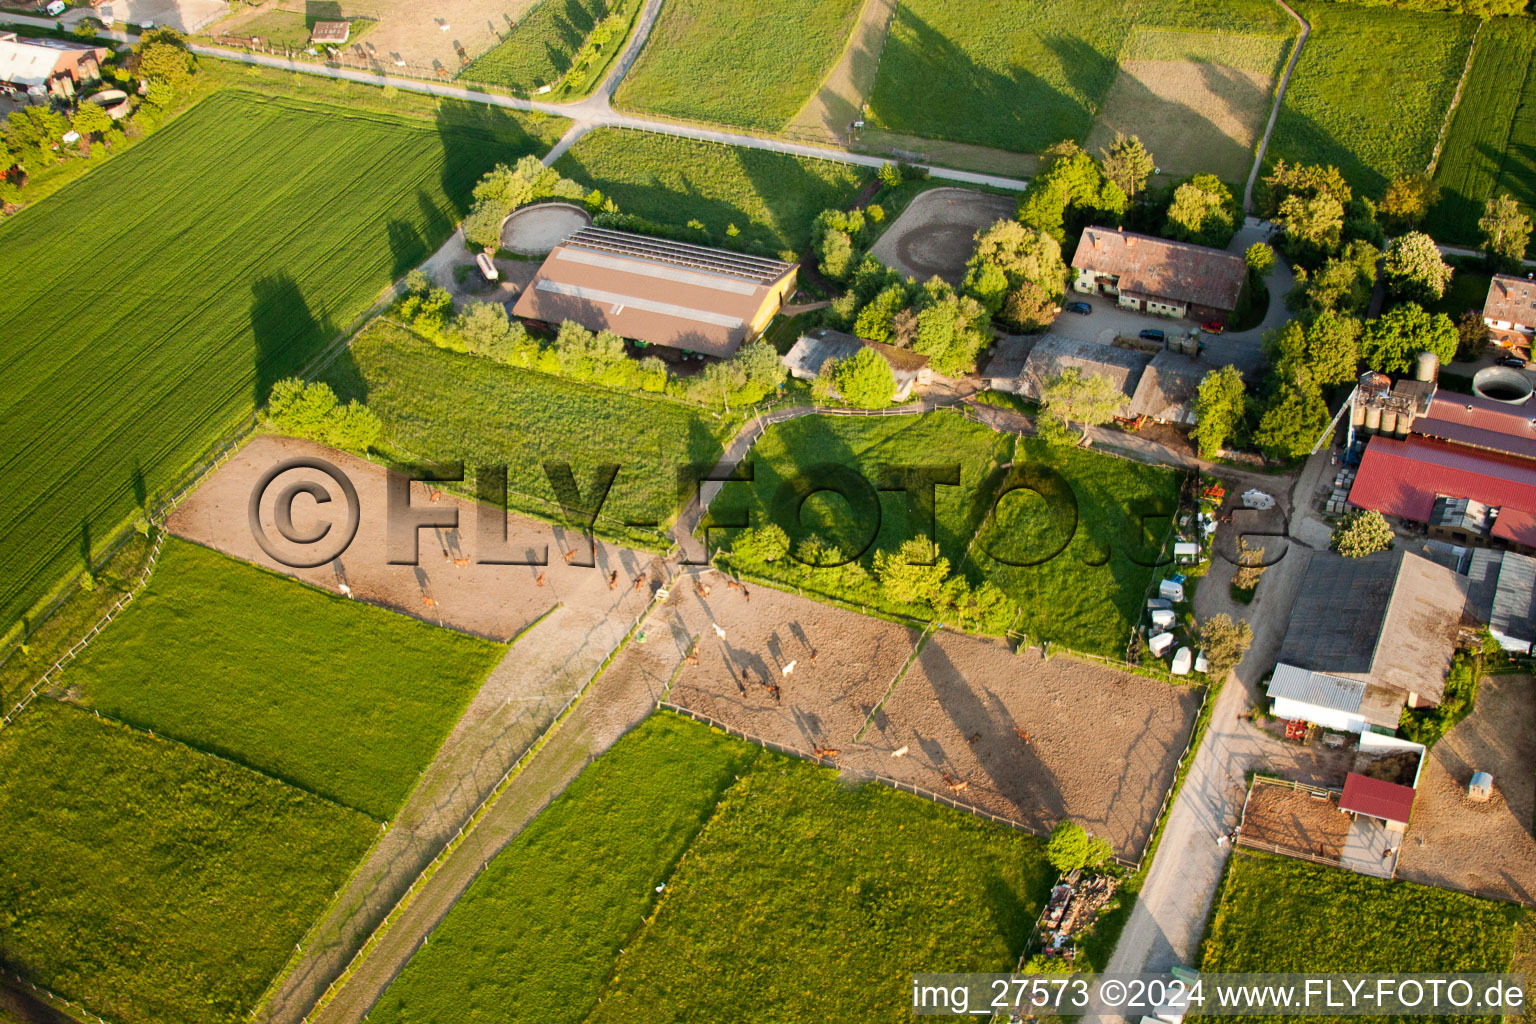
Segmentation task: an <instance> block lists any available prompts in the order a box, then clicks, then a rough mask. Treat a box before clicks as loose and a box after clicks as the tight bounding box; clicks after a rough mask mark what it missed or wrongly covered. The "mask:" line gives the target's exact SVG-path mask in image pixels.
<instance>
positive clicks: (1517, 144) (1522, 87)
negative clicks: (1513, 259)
mask: <svg viewBox="0 0 1536 1024" xmlns="http://www.w3.org/2000/svg"><path fill="white" fill-rule="evenodd" d="M1533 57H1536V22H1531V21H1528V20H1526V19H1524V18H1498V19H1494V20H1491V21H1488V22H1487V23H1485V24H1484V25H1483V28H1482V31H1481V32H1480V33H1479V35H1478V38H1477V51H1476V53H1475V54H1474V55H1473V57H1472V67H1471V69H1470V70H1469V71H1468V73H1467V81H1466V84H1465V85H1464V86H1463V87H1462V93H1461V102H1460V103H1459V104H1458V105H1457V107H1456V113H1455V114H1454V115H1453V119H1452V121H1451V130H1450V132H1449V133H1448V134H1447V136H1446V140H1445V147H1444V149H1443V151H1442V152H1441V154H1440V164H1439V166H1438V167H1437V168H1436V170H1435V182H1436V183H1437V184H1438V185H1439V186H1440V187H1441V189H1442V190H1443V192H1442V195H1441V198H1440V202H1439V203H1438V204H1436V206H1435V208H1434V210H1433V211H1432V213H1431V215H1430V218H1429V222H1428V228H1429V230H1430V232H1431V233H1432V234H1434V236H1435V237H1436V238H1438V239H1441V240H1442V241H1447V242H1468V243H1477V242H1480V241H1481V236H1480V233H1479V231H1478V228H1477V220H1478V218H1479V217H1481V216H1482V214H1483V203H1484V202H1486V201H1487V199H1488V197H1489V196H1492V195H1494V194H1496V193H1499V192H1508V193H1509V194H1510V195H1512V196H1514V197H1515V198H1516V199H1518V200H1519V201H1520V202H1521V203H1523V204H1525V205H1526V207H1527V208H1529V207H1530V206H1531V205H1532V204H1533V203H1536V75H1533V74H1532V73H1531V61H1532V59H1533Z"/></svg>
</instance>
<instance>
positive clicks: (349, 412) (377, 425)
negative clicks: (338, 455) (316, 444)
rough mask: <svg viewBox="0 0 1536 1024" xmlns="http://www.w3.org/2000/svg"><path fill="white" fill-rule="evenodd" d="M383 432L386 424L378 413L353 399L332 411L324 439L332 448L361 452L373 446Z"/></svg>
mask: <svg viewBox="0 0 1536 1024" xmlns="http://www.w3.org/2000/svg"><path fill="white" fill-rule="evenodd" d="M383 432H384V424H383V423H382V422H380V420H379V417H378V414H377V413H375V412H374V411H373V410H372V409H370V408H368V407H367V406H366V405H363V404H362V403H361V402H359V401H357V400H356V399H353V400H352V401H350V402H348V403H347V404H346V405H338V406H337V407H336V408H335V409H334V410H333V411H332V412H331V417H330V420H329V421H328V422H327V423H326V425H325V436H324V437H323V438H322V440H323V441H324V442H325V443H326V444H328V445H330V446H331V447H332V448H340V449H341V450H342V451H348V452H359V453H361V452H366V451H367V450H368V449H370V448H372V447H373V446H374V445H375V444H376V443H377V442H378V440H379V436H380V435H381V434H383Z"/></svg>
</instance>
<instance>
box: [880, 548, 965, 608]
mask: <svg viewBox="0 0 1536 1024" xmlns="http://www.w3.org/2000/svg"><path fill="white" fill-rule="evenodd" d="M875 576H876V578H878V579H879V581H880V587H881V589H882V590H883V591H884V592H885V596H886V597H889V598H890V599H891V600H892V601H896V602H898V603H900V604H917V605H927V606H929V607H934V608H936V607H938V606H940V605H941V604H942V603H943V598H944V583H945V581H946V580H947V579H948V578H949V559H947V558H945V557H944V556H943V555H941V554H939V546H938V545H937V544H935V543H934V542H933V541H931V540H929V539H928V538H927V537H913V538H911V539H910V540H907V541H904V542H903V543H902V545H901V547H900V548H899V549H898V550H897V552H896V553H895V554H891V553H890V552H889V551H876V552H875Z"/></svg>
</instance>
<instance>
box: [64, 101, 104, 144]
mask: <svg viewBox="0 0 1536 1024" xmlns="http://www.w3.org/2000/svg"><path fill="white" fill-rule="evenodd" d="M69 126H70V127H71V128H73V129H74V130H75V131H77V132H79V133H80V134H81V135H82V136H84V137H86V138H90V137H91V136H92V135H99V134H101V133H103V132H109V131H111V130H112V115H111V114H109V113H107V111H106V108H105V107H103V106H102V105H101V104H99V103H90V102H86V103H82V104H80V106H79V108H78V109H76V110H75V115H74V117H72V118H70V119H69Z"/></svg>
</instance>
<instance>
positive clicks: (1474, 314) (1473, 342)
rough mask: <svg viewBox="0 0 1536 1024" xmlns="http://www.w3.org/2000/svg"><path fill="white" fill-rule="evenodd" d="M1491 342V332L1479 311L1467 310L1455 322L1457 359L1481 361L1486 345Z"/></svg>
mask: <svg viewBox="0 0 1536 1024" xmlns="http://www.w3.org/2000/svg"><path fill="white" fill-rule="evenodd" d="M1492 340H1493V331H1492V330H1491V329H1490V328H1489V327H1488V321H1486V320H1484V319H1483V314H1482V313H1480V312H1479V311H1477V310H1475V309H1469V310H1467V311H1466V312H1465V313H1463V314H1461V317H1460V319H1458V320H1457V321H1456V358H1457V359H1463V360H1468V361H1470V360H1473V359H1481V358H1482V355H1483V353H1484V352H1485V351H1487V349H1488V343H1489V342H1490V341H1492Z"/></svg>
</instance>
